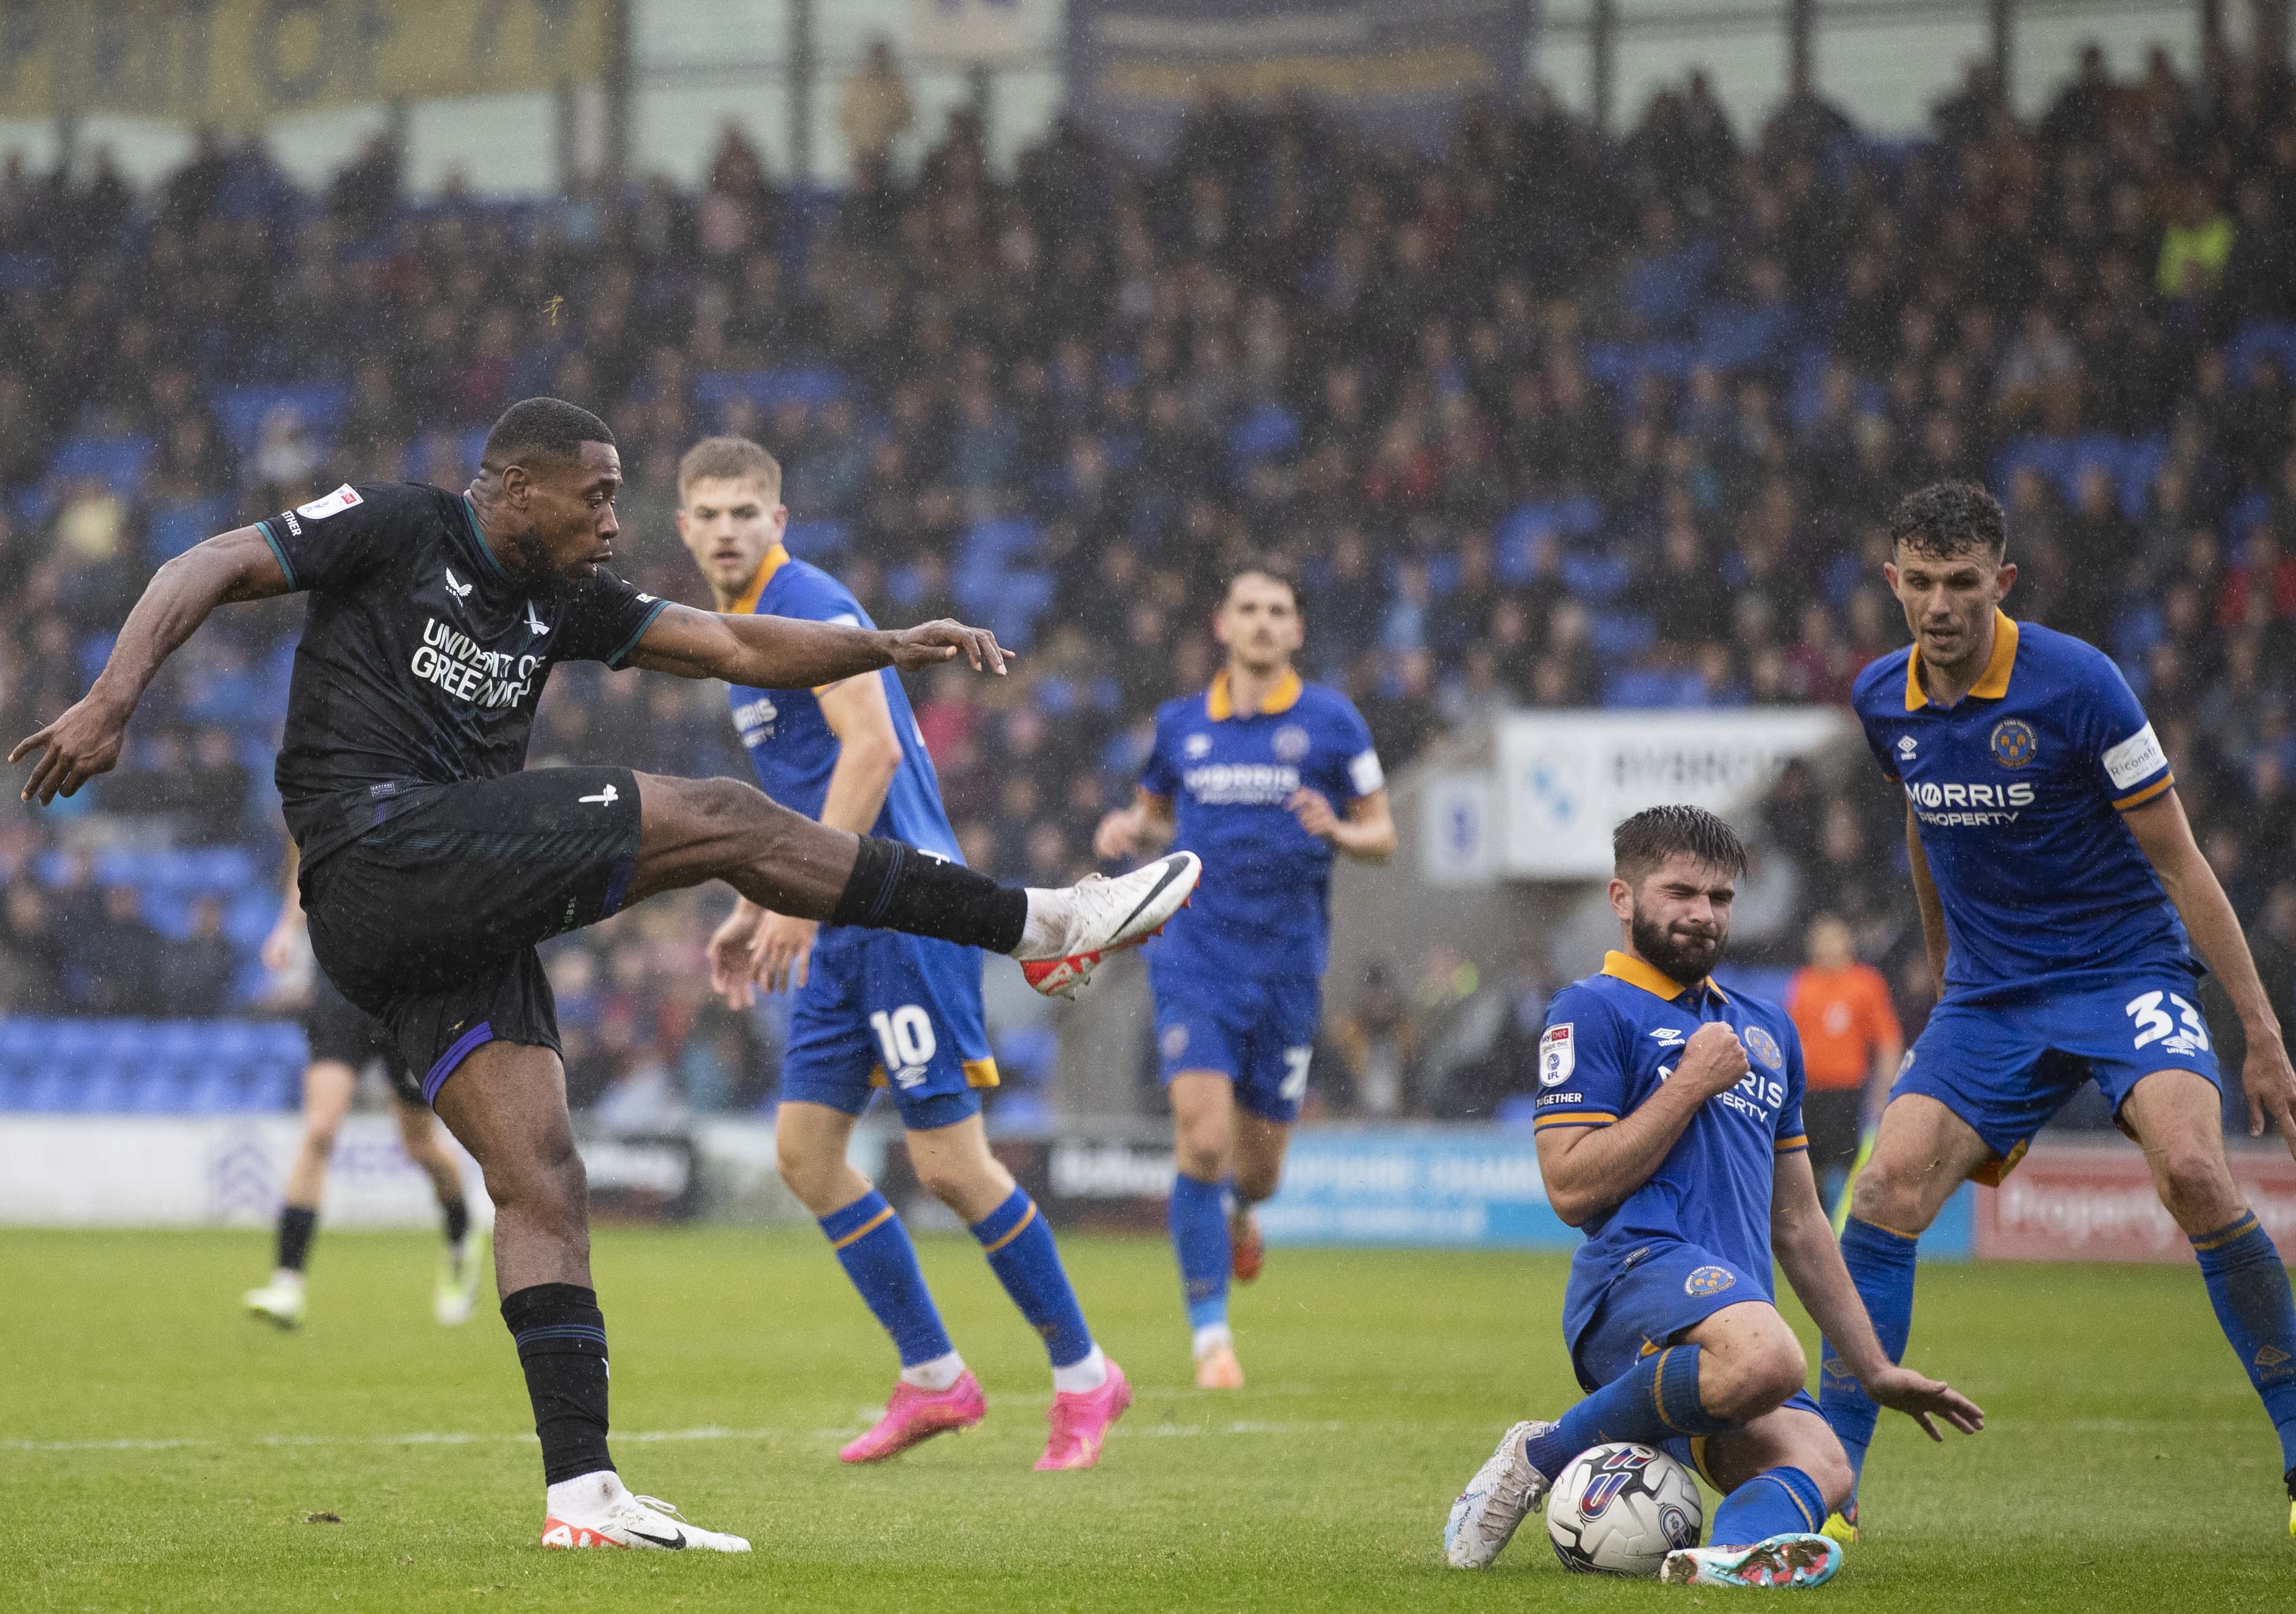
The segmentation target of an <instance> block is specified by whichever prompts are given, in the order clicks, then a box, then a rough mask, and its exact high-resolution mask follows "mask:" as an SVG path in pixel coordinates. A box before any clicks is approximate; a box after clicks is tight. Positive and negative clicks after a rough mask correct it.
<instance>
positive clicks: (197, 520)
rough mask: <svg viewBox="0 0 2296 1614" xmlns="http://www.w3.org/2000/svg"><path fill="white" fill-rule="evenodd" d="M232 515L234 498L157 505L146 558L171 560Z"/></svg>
mask: <svg viewBox="0 0 2296 1614" xmlns="http://www.w3.org/2000/svg"><path fill="white" fill-rule="evenodd" d="M232 515H233V508H232V502H231V500H229V499H228V498H224V497H220V496H218V497H216V498H212V499H185V500H181V501H170V502H167V503H162V504H154V505H153V506H152V513H151V516H150V519H149V520H147V521H146V522H145V523H144V528H143V556H144V559H146V560H148V561H151V562H152V564H153V565H154V566H157V565H159V564H160V563H161V562H162V561H172V560H174V559H175V558H176V556H177V555H179V554H181V553H184V551H185V550H187V549H189V548H191V547H192V546H193V545H194V544H199V543H201V542H203V541H205V540H206V539H208V538H211V537H214V536H215V535H216V534H217V533H219V532H222V531H224V530H225V528H229V527H230V526H231V525H232ZM290 649H292V647H290Z"/></svg>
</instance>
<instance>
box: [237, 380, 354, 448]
mask: <svg viewBox="0 0 2296 1614" xmlns="http://www.w3.org/2000/svg"><path fill="white" fill-rule="evenodd" d="M208 402H209V405H210V406H212V407H213V408H214V410H215V412H216V419H217V421H218V422H221V423H222V425H223V435H224V438H225V440H226V441H228V442H229V443H230V444H231V446H232V447H234V448H235V449H237V450H238V451H239V452H240V453H242V454H245V453H247V452H249V451H250V449H252V448H253V447H255V445H256V443H257V441H258V438H260V437H261V435H262V431H263V422H265V421H266V420H267V419H268V418H270V415H271V413H272V411H274V410H275V409H291V410H293V411H294V412H295V414H297V415H298V416H299V417H300V418H301V420H302V422H303V424H304V426H305V427H306V428H307V430H309V432H310V434H311V436H312V437H313V438H315V439H316V440H317V441H319V442H323V443H331V442H332V441H333V440H334V436H335V428H336V427H337V426H339V425H340V424H341V423H342V418H343V415H344V414H345V413H346V412H348V410H349V408H350V404H351V390H350V389H349V387H348V386H346V385H345V384H344V383H343V382H341V381H289V382H263V383H257V384H250V385H247V386H240V387H217V388H216V389H214V390H213V391H211V392H209V394H208Z"/></svg>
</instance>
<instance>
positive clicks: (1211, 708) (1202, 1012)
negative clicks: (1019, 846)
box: [1094, 571, 1395, 1389]
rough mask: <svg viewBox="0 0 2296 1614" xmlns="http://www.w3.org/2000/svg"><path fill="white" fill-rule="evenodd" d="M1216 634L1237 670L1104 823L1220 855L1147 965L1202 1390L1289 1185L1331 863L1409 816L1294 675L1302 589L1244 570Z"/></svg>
mask: <svg viewBox="0 0 2296 1614" xmlns="http://www.w3.org/2000/svg"><path fill="white" fill-rule="evenodd" d="M1212 629H1213V632H1214V634H1215V635H1217V636H1218V639H1219V642H1220V643H1221V644H1222V645H1224V646H1225V647H1226V651H1227V666H1226V668H1224V669H1223V670H1222V671H1221V672H1220V673H1219V674H1218V676H1215V677H1214V678H1213V680H1212V684H1211V687H1210V689H1209V690H1208V691H1206V692H1204V693H1202V694H1201V695H1188V696H1184V697H1183V698H1181V699H1180V700H1171V701H1167V702H1166V703H1165V704H1164V706H1163V707H1162V709H1160V710H1159V711H1158V712H1157V714H1156V738H1155V742H1154V746H1153V748H1152V750H1151V751H1150V752H1149V756H1148V761H1147V766H1145V767H1144V769H1143V770H1142V773H1141V778H1140V788H1139V791H1138V794H1137V795H1136V798H1135V799H1134V802H1133V805H1132V806H1130V807H1125V808H1123V809H1122V810H1120V811H1118V812H1114V813H1111V814H1110V815H1108V816H1107V817H1106V818H1104V819H1103V820H1102V821H1101V825H1100V830H1099V832H1098V834H1097V835H1096V836H1095V840H1094V849H1095V851H1097V852H1098V853H1099V854H1100V856H1103V857H1123V856H1129V855H1130V854H1131V853H1132V852H1133V851H1134V850H1135V849H1136V848H1140V847H1141V846H1142V845H1144V843H1148V842H1156V843H1162V842H1164V841H1167V840H1169V841H1170V842H1171V843H1172V844H1173V845H1175V846H1177V847H1179V848H1184V849H1185V850H1188V851H1192V852H1194V853H1196V854H1197V855H1198V856H1201V858H1202V859H1203V860H1204V870H1205V880H1204V882H1203V884H1202V885H1201V887H1199V888H1198V889H1197V891H1196V896H1195V900H1194V902H1193V905H1191V906H1190V907H1189V908H1188V909H1187V910H1186V911H1185V912H1183V913H1181V914H1177V915H1176V916H1175V917H1174V919H1173V921H1172V923H1171V925H1170V927H1169V930H1167V931H1166V933H1165V934H1164V936H1163V937H1162V938H1160V939H1159V940H1157V941H1154V942H1152V943H1150V944H1149V952H1148V969H1149V979H1150V983H1151V985H1152V987H1153V988H1154V991H1155V995H1156V1041H1157V1048H1158V1051H1159V1053H1160V1055H1161V1057H1162V1060H1163V1069H1164V1082H1165V1086H1166V1090H1167V1091H1168V1092H1169V1094H1170V1097H1171V1102H1172V1124H1173V1133H1174V1138H1173V1143H1174V1151H1175V1155H1176V1158H1177V1166H1178V1168H1179V1169H1178V1171H1177V1175H1176V1176H1174V1178H1173V1182H1172V1206H1171V1224H1172V1245H1173V1249H1174V1250H1175V1251H1176V1252H1177V1255H1178V1257H1179V1263H1180V1282H1181V1288H1182V1291H1183V1294H1184V1297H1185V1300H1186V1303H1187V1308H1188V1323H1189V1327H1190V1329H1191V1331H1192V1332H1193V1350H1194V1354H1195V1361H1196V1382H1197V1384H1198V1385H1200V1386H1201V1387H1202V1388H1204V1389H1239V1388H1241V1387H1242V1383H1243V1369H1242V1366H1241V1365H1240V1364H1238V1363H1237V1361H1236V1356H1235V1343H1234V1339H1233V1338H1232V1337H1231V1336H1230V1334H1229V1332H1228V1323H1227V1286H1228V1279H1229V1277H1230V1275H1231V1274H1233V1275H1234V1277H1236V1278H1238V1279H1240V1280H1242V1281H1243V1282H1250V1281H1251V1279H1253V1278H1255V1277H1257V1276H1259V1265H1260V1240H1259V1228H1258V1226H1257V1225H1255V1223H1254V1221H1253V1219H1252V1214H1251V1208H1252V1206H1254V1205H1255V1204H1257V1203H1259V1201H1260V1200H1265V1199H1267V1198H1268V1197H1269V1196H1270V1195H1272V1194H1273V1193H1275V1184H1276V1179H1277V1177H1278V1176H1280V1175H1281V1174H1282V1172H1283V1152H1284V1149H1285V1147H1286V1144H1287V1143H1288V1142H1289V1140H1290V1137H1291V1131H1292V1122H1293V1121H1294V1120H1295V1119H1297V1118H1298V1117H1299V1114H1300V1100H1301V1098H1303V1097H1304V1096H1305V1095H1306V1094H1307V1091H1308V1060H1309V1058H1310V1056H1311V1055H1312V1053H1314V1050H1315V1044H1316V1018H1317V1011H1318V1007H1319V1002H1320V998H1321V983H1322V978H1323V973H1324V957H1325V953H1326V931H1327V930H1328V928H1329V921H1328V918H1327V915H1326V913H1325V907H1326V897H1327V894H1328V892H1329V889H1330V886H1331V878H1332V863H1333V858H1334V857H1335V856H1337V855H1338V854H1340V853H1342V852H1344V853H1345V854H1347V855H1348V856H1350V857H1357V858H1364V859H1367V860H1369V861H1372V862H1377V863H1383V862H1385V861H1386V860H1387V859H1388V858H1389V857H1390V856H1392V855H1393V854H1394V851H1395V821H1394V819H1393V817H1392V816H1391V815H1390V813H1389V811H1388V805H1387V789H1386V782H1385V780H1384V779H1383V778H1382V774H1381V773H1380V766H1379V753H1378V752H1377V751H1375V750H1373V748H1372V740H1371V730H1370V729H1369V728H1368V727H1366V726H1365V724H1364V720H1363V718H1362V717H1361V716H1359V715H1358V714H1357V711H1356V709H1355V708H1354V707H1353V706H1351V705H1350V704H1349V702H1348V699H1347V697H1346V696H1344V695H1342V694H1341V693H1340V692H1338V691H1337V690H1331V689H1325V688H1324V687H1323V686H1322V685H1320V684H1303V683H1301V682H1300V675H1299V674H1298V673H1296V672H1294V671H1292V656H1293V655H1294V654H1296V653H1297V652H1298V651H1299V649H1300V643H1302V639H1303V636H1304V632H1305V630H1304V627H1303V624H1302V623H1301V620H1300V607H1299V602H1298V600H1297V598H1296V597H1295V596H1294V594H1292V586H1291V585H1290V584H1289V583H1287V582H1285V581H1284V580H1283V578H1278V577H1275V576H1273V575H1271V574H1269V573H1267V572H1264V571H1247V572H1244V573H1242V574H1241V575H1240V576H1238V577H1237V578H1235V579H1234V581H1233V582H1231V583H1230V584H1229V585H1228V589H1227V595H1226V598H1225V599H1224V600H1223V601H1222V602H1220V607H1219V610H1218V613H1217V614H1216V615H1215V616H1214V617H1213V619H1212Z"/></svg>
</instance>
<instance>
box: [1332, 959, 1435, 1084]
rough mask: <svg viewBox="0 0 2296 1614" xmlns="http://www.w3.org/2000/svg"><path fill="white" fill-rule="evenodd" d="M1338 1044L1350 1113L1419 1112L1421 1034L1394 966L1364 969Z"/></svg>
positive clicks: (1339, 1031)
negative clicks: (1418, 1066) (1414, 1021)
mask: <svg viewBox="0 0 2296 1614" xmlns="http://www.w3.org/2000/svg"><path fill="white" fill-rule="evenodd" d="M1337 1041H1338V1045H1339V1053H1340V1060H1341V1075H1342V1077H1343V1078H1344V1091H1345V1100H1344V1102H1345V1107H1346V1110H1347V1111H1348V1113H1349V1114H1352V1115H1361V1116H1368V1117H1371V1118H1376V1119H1380V1120H1393V1119H1395V1118H1398V1117H1399V1116H1406V1115H1411V1114H1414V1113H1415V1112H1416V1110H1417V1101H1418V1074H1419V1073H1418V1069H1417V1058H1418V1030H1417V1028H1416V1026H1415V1024H1414V1023H1413V1016H1412V1012H1411V1000H1410V999H1409V998H1407V997H1406V996H1405V995H1404V994H1403V992H1402V991H1401V990H1400V989H1399V988H1398V987H1397V985H1396V982H1395V976H1394V972H1393V971H1391V970H1390V968H1389V966H1388V965H1386V964H1384V963H1378V962H1374V963H1370V964H1367V965H1365V967H1364V973H1363V981H1362V984H1361V985H1360V986H1359V987H1357V990H1356V995H1355V1000H1354V1002H1352V1003H1351V1004H1349V1005H1348V1008H1347V1010H1346V1012H1344V1013H1343V1014H1342V1016H1341V1020H1340V1024H1339V1030H1338V1036H1337Z"/></svg>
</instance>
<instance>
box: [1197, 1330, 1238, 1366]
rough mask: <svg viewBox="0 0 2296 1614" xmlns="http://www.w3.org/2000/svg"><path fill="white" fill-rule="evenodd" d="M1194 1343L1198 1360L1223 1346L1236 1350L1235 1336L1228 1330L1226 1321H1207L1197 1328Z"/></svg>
mask: <svg viewBox="0 0 2296 1614" xmlns="http://www.w3.org/2000/svg"><path fill="white" fill-rule="evenodd" d="M1192 1343H1193V1347H1194V1349H1195V1356H1196V1360H1197V1361H1199V1362H1201V1361H1202V1360H1203V1359H1204V1358H1205V1357H1206V1356H1210V1355H1211V1354H1212V1353H1213V1352H1214V1351H1216V1350H1218V1349H1219V1348H1221V1347H1223V1346H1225V1347H1226V1348H1228V1349H1230V1350H1234V1348H1235V1336H1234V1334H1231V1333H1229V1332H1228V1331H1227V1324H1226V1323H1205V1324H1204V1325H1203V1326H1202V1327H1201V1328H1200V1329H1198V1330H1196V1333H1195V1338H1194V1340H1193V1341H1192Z"/></svg>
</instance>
